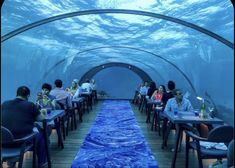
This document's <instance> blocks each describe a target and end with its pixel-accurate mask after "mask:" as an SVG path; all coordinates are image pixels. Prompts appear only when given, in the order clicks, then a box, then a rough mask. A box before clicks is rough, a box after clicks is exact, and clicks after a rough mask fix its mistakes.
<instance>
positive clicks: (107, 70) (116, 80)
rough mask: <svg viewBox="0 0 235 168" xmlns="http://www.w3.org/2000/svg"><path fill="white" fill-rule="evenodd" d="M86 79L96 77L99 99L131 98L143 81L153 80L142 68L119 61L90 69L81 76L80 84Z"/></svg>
mask: <svg viewBox="0 0 235 168" xmlns="http://www.w3.org/2000/svg"><path fill="white" fill-rule="evenodd" d="M86 79H95V81H96V90H97V94H98V98H99V99H131V98H133V95H134V92H135V89H136V87H137V86H138V85H139V84H140V83H141V82H142V81H148V82H149V81H152V78H151V77H150V76H149V75H148V74H147V73H146V72H144V71H143V70H142V69H140V68H138V67H136V66H134V65H131V64H126V63H119V62H111V63H106V64H102V65H99V66H96V67H94V68H92V69H90V70H89V71H87V72H86V73H85V74H84V75H83V76H82V77H81V78H80V81H79V84H80V85H81V84H82V83H83V82H85V81H86ZM113 88H115V89H113Z"/></svg>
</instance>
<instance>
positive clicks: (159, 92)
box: [151, 85, 166, 107]
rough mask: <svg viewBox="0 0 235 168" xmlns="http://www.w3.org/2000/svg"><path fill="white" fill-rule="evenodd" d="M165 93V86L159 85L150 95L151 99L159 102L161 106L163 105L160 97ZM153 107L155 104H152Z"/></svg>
mask: <svg viewBox="0 0 235 168" xmlns="http://www.w3.org/2000/svg"><path fill="white" fill-rule="evenodd" d="M165 93H166V88H165V86H164V85H160V86H159V88H158V90H155V91H154V93H153V95H152V96H151V99H152V100H154V101H157V102H161V104H160V105H161V106H163V102H162V98H163V96H164V94H165ZM154 107H155V106H154Z"/></svg>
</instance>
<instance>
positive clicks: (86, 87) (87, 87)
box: [81, 79, 92, 93]
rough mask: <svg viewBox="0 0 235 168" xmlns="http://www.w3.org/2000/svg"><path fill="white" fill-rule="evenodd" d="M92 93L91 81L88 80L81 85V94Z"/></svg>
mask: <svg viewBox="0 0 235 168" xmlns="http://www.w3.org/2000/svg"><path fill="white" fill-rule="evenodd" d="M91 91H92V86H91V84H90V81H89V79H87V80H86V82H85V83H83V84H82V85H81V92H85V93H87V92H88V93H90V92H91Z"/></svg>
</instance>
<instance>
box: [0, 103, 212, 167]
mask: <svg viewBox="0 0 235 168" xmlns="http://www.w3.org/2000/svg"><path fill="white" fill-rule="evenodd" d="M101 105H102V102H98V103H97V104H96V105H95V106H93V110H92V111H90V112H89V113H87V112H86V113H85V115H84V116H83V122H82V123H79V121H78V128H77V130H74V131H70V132H69V135H68V136H67V137H66V140H65V141H64V149H63V150H61V149H60V148H58V147H57V135H56V132H55V131H53V132H52V135H51V136H50V140H51V144H50V150H51V158H52V168H70V167H71V163H72V161H73V159H74V157H75V156H76V154H77V152H78V151H79V148H80V146H81V144H82V142H83V140H84V138H85V136H86V134H87V133H88V132H89V129H90V128H91V126H92V123H93V121H94V120H95V117H96V114H97V112H98V111H99V109H100V106H101ZM131 106H132V109H133V111H134V113H135V116H136V120H137V122H138V124H139V126H140V128H141V130H142V133H143V134H144V136H145V139H146V141H147V143H148V145H149V147H150V149H151V150H152V152H153V154H154V156H155V158H156V160H157V162H158V165H159V167H160V168H170V167H171V159H172V156H173V152H171V149H172V148H173V146H174V133H171V135H170V137H169V140H168V148H167V149H164V150H162V149H161V143H162V137H160V136H158V132H155V131H151V129H150V128H151V124H146V123H145V120H146V115H145V113H140V112H139V110H138V107H137V106H136V105H131ZM77 118H78V117H77ZM184 149H185V148H184V142H183V143H182V148H181V152H180V153H179V154H178V158H177V161H176V168H181V167H182V168H183V167H184V161H185V159H184V158H185V152H184ZM214 161H215V160H204V161H203V164H204V167H208V165H209V163H211V162H214ZM197 165H198V164H197V157H196V154H195V153H194V152H193V151H191V152H190V164H189V167H190V168H197V167H198V166H197ZM3 167H4V168H6V167H7V166H6V163H4V164H3ZM23 167H24V168H31V167H32V153H30V152H27V153H26V154H25V159H24V164H23Z"/></svg>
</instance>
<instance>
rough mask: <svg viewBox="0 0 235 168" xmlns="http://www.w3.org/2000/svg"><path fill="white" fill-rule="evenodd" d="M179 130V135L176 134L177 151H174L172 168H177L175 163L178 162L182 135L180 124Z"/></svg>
mask: <svg viewBox="0 0 235 168" xmlns="http://www.w3.org/2000/svg"><path fill="white" fill-rule="evenodd" d="M178 128H179V129H178V131H177V134H176V143H175V150H174V155H173V159H172V163H171V168H175V162H176V158H177V153H178V147H179V141H180V135H181V133H182V127H181V125H180V124H178Z"/></svg>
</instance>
